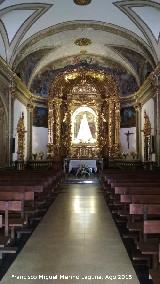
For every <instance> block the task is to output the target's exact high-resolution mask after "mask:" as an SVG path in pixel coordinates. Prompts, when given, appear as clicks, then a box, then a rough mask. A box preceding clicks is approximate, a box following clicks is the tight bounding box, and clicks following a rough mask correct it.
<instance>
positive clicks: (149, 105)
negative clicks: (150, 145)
mask: <svg viewBox="0 0 160 284" xmlns="http://www.w3.org/2000/svg"><path fill="white" fill-rule="evenodd" d="M144 111H146V114H147V115H148V117H149V120H150V123H151V134H152V135H154V127H155V125H154V115H155V114H154V101H153V99H150V100H149V101H148V102H146V103H145V104H144V105H143V107H142V112H141V121H142V124H141V127H142V129H141V130H143V128H144ZM141 141H142V159H144V134H143V132H142V133H141Z"/></svg>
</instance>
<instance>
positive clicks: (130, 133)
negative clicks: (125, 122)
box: [124, 130, 134, 149]
mask: <svg viewBox="0 0 160 284" xmlns="http://www.w3.org/2000/svg"><path fill="white" fill-rule="evenodd" d="M132 134H134V133H133V132H129V130H128V132H126V133H124V135H126V138H127V143H128V149H129V137H130V135H132Z"/></svg>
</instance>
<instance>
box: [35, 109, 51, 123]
mask: <svg viewBox="0 0 160 284" xmlns="http://www.w3.org/2000/svg"><path fill="white" fill-rule="evenodd" d="M33 126H36V127H45V128H48V109H46V108H43V107H35V108H34V111H33Z"/></svg>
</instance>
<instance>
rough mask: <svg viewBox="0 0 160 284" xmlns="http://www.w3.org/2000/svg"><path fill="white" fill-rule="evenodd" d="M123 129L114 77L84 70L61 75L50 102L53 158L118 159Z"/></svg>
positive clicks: (51, 93)
mask: <svg viewBox="0 0 160 284" xmlns="http://www.w3.org/2000/svg"><path fill="white" fill-rule="evenodd" d="M119 129H120V101H119V96H118V90H117V85H116V83H115V80H114V78H113V77H112V76H111V75H108V74H105V73H104V72H102V71H93V70H89V69H87V70H84V69H81V68H80V69H77V70H74V71H73V70H72V71H69V70H68V71H65V72H63V74H59V75H57V77H56V78H55V79H54V81H53V83H52V86H51V89H50V93H49V101H48V155H49V156H50V157H53V158H54V159H57V160H59V159H62V158H64V157H69V158H100V157H108V158H112V159H113V158H116V157H117V155H118V154H119ZM87 131H88V132H87ZM84 132H85V133H86V134H85V135H86V136H85V135H84ZM86 137H87V138H86Z"/></svg>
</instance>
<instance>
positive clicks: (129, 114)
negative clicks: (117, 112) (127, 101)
mask: <svg viewBox="0 0 160 284" xmlns="http://www.w3.org/2000/svg"><path fill="white" fill-rule="evenodd" d="M121 127H123V128H127V127H136V111H135V108H134V107H132V106H129V107H125V108H121Z"/></svg>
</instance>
